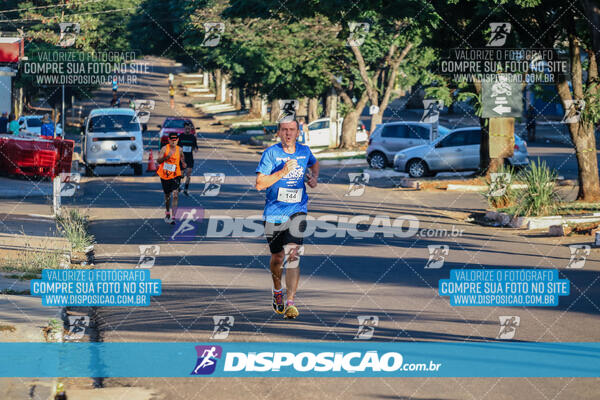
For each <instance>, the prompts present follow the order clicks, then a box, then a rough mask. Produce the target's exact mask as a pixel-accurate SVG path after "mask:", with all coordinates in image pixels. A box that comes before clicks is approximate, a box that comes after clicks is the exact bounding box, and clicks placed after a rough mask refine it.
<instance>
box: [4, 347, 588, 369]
mask: <svg viewBox="0 0 600 400" xmlns="http://www.w3.org/2000/svg"><path fill="white" fill-rule="evenodd" d="M207 352H208V353H207ZM202 355H205V356H208V357H202ZM204 358H208V360H207V361H205V360H204ZM0 359H2V360H4V361H5V362H2V363H0V377H195V376H198V377H202V376H212V377H261V376H262V377H273V376H281V377H305V376H308V377H357V376H361V377H376V376H384V377H600V343H514V342H511V343H497V342H494V343H390V342H360V343H359V342H339V343H336V342H285V343H264V342H262V343H241V342H220V343H0ZM398 362H400V363H398ZM199 365H200V367H199ZM207 367H208V368H207ZM411 369H412V370H411ZM194 372H195V373H196V374H197V375H194V374H193V373H194Z"/></svg>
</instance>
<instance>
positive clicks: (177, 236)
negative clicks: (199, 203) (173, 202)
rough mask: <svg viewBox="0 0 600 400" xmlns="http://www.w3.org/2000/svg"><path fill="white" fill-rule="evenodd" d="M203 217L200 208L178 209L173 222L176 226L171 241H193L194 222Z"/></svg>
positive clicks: (202, 211)
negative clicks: (175, 222)
mask: <svg viewBox="0 0 600 400" xmlns="http://www.w3.org/2000/svg"><path fill="white" fill-rule="evenodd" d="M203 216H204V209H202V208H178V209H177V215H176V216H175V220H176V221H177V224H176V225H175V229H174V231H173V234H172V235H171V240H194V238H195V237H196V224H194V222H196V221H197V220H200V219H202V217H203Z"/></svg>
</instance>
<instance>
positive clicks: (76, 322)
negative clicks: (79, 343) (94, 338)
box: [64, 315, 90, 340]
mask: <svg viewBox="0 0 600 400" xmlns="http://www.w3.org/2000/svg"><path fill="white" fill-rule="evenodd" d="M89 327H90V317H88V316H87V315H81V316H71V315H70V316H69V333H67V334H66V335H65V337H64V339H65V340H79V339H81V338H82V337H83V335H85V329H86V328H89Z"/></svg>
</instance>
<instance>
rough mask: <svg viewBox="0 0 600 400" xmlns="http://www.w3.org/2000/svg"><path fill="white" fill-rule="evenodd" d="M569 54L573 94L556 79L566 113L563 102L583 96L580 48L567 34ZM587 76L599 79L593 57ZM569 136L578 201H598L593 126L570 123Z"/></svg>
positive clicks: (599, 184) (565, 83)
mask: <svg viewBox="0 0 600 400" xmlns="http://www.w3.org/2000/svg"><path fill="white" fill-rule="evenodd" d="M569 53H570V58H571V82H572V85H573V95H571V91H570V89H569V84H568V83H567V81H566V80H565V79H564V78H562V79H559V81H558V83H557V85H556V86H557V89H558V94H559V96H560V98H561V100H562V102H563V107H564V108H565V110H567V107H566V100H571V99H573V98H575V99H577V100H580V99H583V97H584V93H583V71H582V65H581V54H580V47H579V42H578V39H577V38H576V37H575V35H574V34H570V35H569ZM588 73H589V75H590V77H591V78H594V79H595V78H597V76H598V75H597V74H598V68H597V63H596V57H595V56H594V55H592V56H591V57H590V59H589V68H588ZM569 133H570V134H571V140H572V141H573V144H574V145H575V155H576V157H577V166H578V168H579V172H578V180H579V192H578V194H577V200H583V201H586V202H595V201H598V200H600V182H599V179H598V159H597V156H596V137H595V135H594V125H593V124H592V123H591V122H589V121H584V120H583V119H580V120H579V122H575V123H571V124H569Z"/></svg>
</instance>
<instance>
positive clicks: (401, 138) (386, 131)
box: [367, 121, 450, 168]
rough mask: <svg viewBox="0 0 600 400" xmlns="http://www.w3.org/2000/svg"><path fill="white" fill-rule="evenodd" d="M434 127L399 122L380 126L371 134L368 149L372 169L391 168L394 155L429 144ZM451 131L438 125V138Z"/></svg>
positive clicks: (368, 159) (425, 124)
mask: <svg viewBox="0 0 600 400" xmlns="http://www.w3.org/2000/svg"><path fill="white" fill-rule="evenodd" d="M432 131H433V125H432V124H429V123H423V122H410V121H397V122H388V123H385V124H379V125H377V127H376V128H375V130H374V131H373V133H371V137H370V138H369V147H367V162H368V163H369V166H370V167H371V168H385V167H387V166H391V165H392V163H393V161H394V155H395V154H396V153H397V152H398V151H400V150H403V149H406V148H408V147H413V146H419V145H422V144H426V143H429V142H430V141H431V139H432V136H433V135H432ZM448 132H450V130H449V129H448V128H446V127H445V126H442V125H438V133H437V135H438V137H439V136H444V135H446V134H448Z"/></svg>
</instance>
